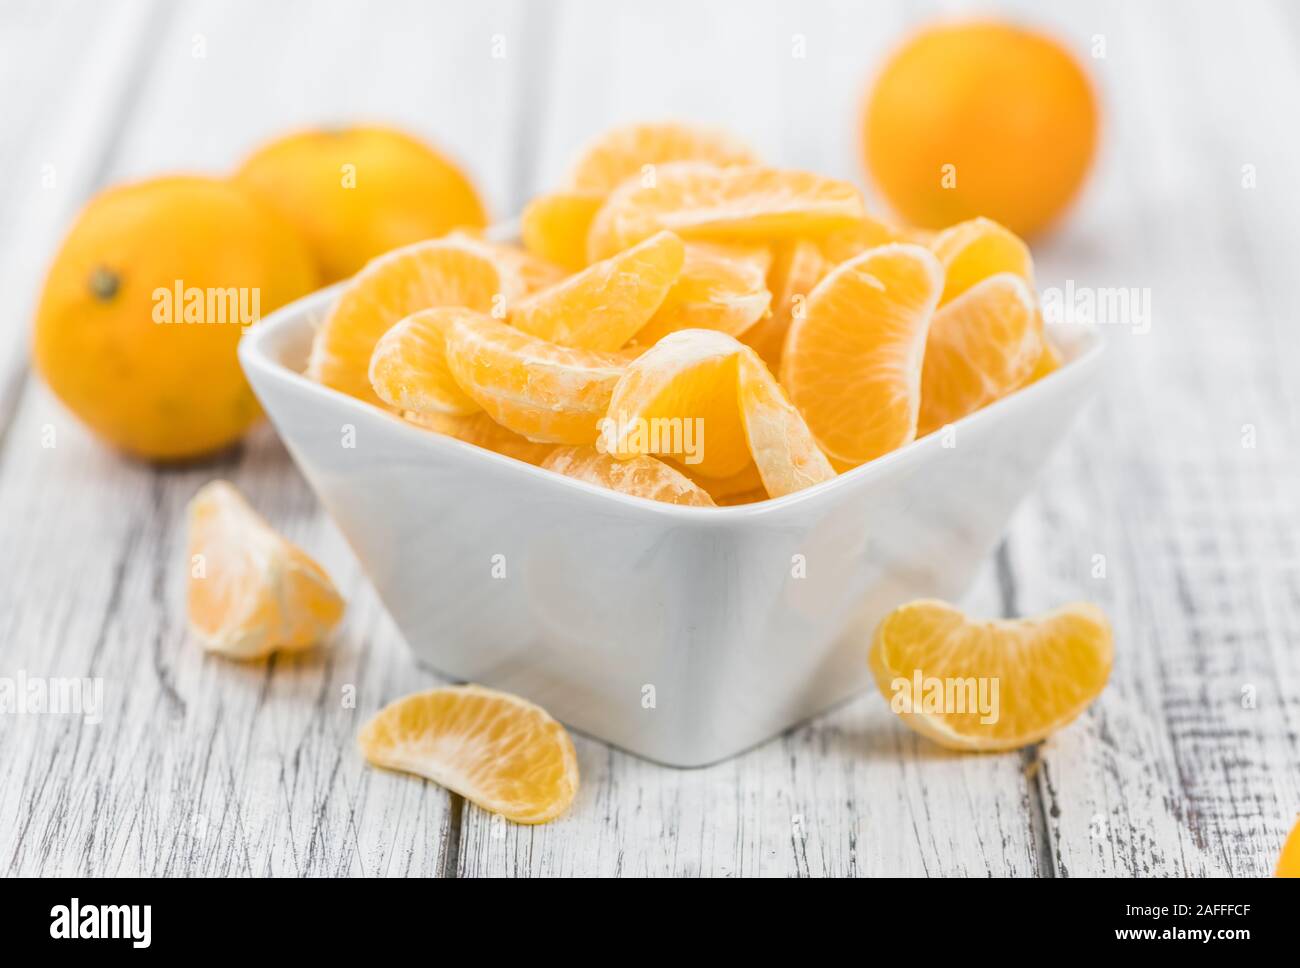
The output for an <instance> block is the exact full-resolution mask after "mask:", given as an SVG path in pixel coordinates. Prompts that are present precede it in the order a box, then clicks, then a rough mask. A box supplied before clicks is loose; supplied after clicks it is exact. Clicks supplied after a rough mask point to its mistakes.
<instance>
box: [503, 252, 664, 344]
mask: <svg viewBox="0 0 1300 968" xmlns="http://www.w3.org/2000/svg"><path fill="white" fill-rule="evenodd" d="M684 258H685V250H684V248H683V246H682V241H681V239H679V238H677V236H675V235H673V234H672V233H671V232H660V233H659V234H657V235H654V236H651V237H650V238H648V239H646V240H645V241H644V242H642V243H641V244H640V245H636V246H633V247H632V248H630V249H628V250H627V251H626V252H620V253H618V254H617V255H615V256H613V257H612V258H609V259H606V260H604V261H603V262H597V263H596V264H595V265H592V266H589V267H588V268H586V269H584V270H582V271H581V272H579V273H578V274H577V275H573V276H570V277H569V278H568V279H566V280H564V282H561V283H560V284H559V285H557V286H553V287H551V288H550V289H543V290H542V291H541V292H537V293H534V294H533V295H531V296H528V297H526V298H524V299H522V300H520V301H519V303H518V305H516V306H515V307H514V310H513V311H512V312H511V313H510V322H511V323H512V324H513V325H514V326H515V327H516V328H517V329H520V330H523V331H524V332H525V333H531V334H532V335H533V336H536V337H539V338H540V339H544V340H548V341H549V342H552V343H559V344H560V345H561V346H576V347H580V348H582V349H590V350H605V351H611V350H616V349H618V348H620V347H621V346H622V345H623V344H624V343H626V342H627V341H628V339H630V338H631V336H632V334H634V333H635V332H636V331H637V330H639V329H640V328H641V327H642V326H644V325H645V323H646V322H647V321H648V320H649V319H650V317H651V316H653V315H654V313H655V310H657V309H658V308H659V306H660V304H662V303H663V301H664V297H665V296H666V295H667V294H668V291H669V289H670V288H671V287H672V285H673V284H674V283H675V282H676V281H677V277H678V276H679V275H680V273H681V271H682V262H683V260H684Z"/></svg>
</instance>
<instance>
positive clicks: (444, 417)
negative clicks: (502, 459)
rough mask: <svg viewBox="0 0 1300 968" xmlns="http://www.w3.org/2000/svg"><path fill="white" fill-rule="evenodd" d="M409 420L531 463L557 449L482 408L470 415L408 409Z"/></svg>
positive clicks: (544, 457) (404, 415) (405, 416)
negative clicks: (539, 441) (519, 432)
mask: <svg viewBox="0 0 1300 968" xmlns="http://www.w3.org/2000/svg"><path fill="white" fill-rule="evenodd" d="M402 416H403V417H404V418H405V419H406V421H407V422H408V423H412V424H415V425H416V426H417V427H423V428H424V429H425V430H432V431H433V432H434V433H439V434H442V435H444V436H446V437H455V438H456V439H457V440H463V441H464V442H465V443H467V444H473V445H474V446H475V447H482V448H483V449H484V450H491V451H495V452H496V453H498V454H504V455H505V456H506V457H513V458H514V459H515V460H521V461H523V462H524V463H527V464H541V462H542V461H544V460H545V459H546V458H547V457H548V456H549V455H550V453H551V451H553V450H554V449H555V445H554V444H538V443H534V442H533V441H531V440H529V439H528V438H527V437H522V436H520V435H519V434H517V433H515V432H514V431H513V430H507V429H506V428H505V427H503V426H501V425H500V424H499V423H497V422H496V421H495V420H493V419H492V418H491V417H489V416H488V415H487V414H485V413H484V412H483V411H482V410H480V411H478V412H477V413H472V414H469V415H468V416H456V415H453V414H447V413H434V412H430V413H417V412H415V411H414V410H408V411H406V412H405V413H403V414H402Z"/></svg>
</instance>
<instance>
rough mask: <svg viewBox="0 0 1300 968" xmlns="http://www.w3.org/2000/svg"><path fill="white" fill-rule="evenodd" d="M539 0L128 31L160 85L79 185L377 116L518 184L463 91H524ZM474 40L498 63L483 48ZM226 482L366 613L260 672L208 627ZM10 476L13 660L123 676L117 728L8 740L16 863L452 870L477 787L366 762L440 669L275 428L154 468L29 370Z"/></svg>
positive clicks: (147, 869)
mask: <svg viewBox="0 0 1300 968" xmlns="http://www.w3.org/2000/svg"><path fill="white" fill-rule="evenodd" d="M522 11H523V8H522V5H521V4H519V3H501V4H493V5H490V6H483V7H479V8H477V10H476V12H473V13H470V12H468V11H466V10H463V9H460V8H456V9H448V8H435V7H430V6H428V5H420V4H410V5H405V6H401V7H398V6H388V5H386V6H384V7H382V8H376V9H373V10H371V9H369V8H366V9H363V8H361V7H358V6H356V5H355V4H350V3H332V4H328V5H324V4H317V3H312V4H306V3H299V4H295V5H276V6H275V7H267V6H266V5H264V4H259V3H252V2H244V3H237V4H228V3H222V4H206V3H191V4H186V5H184V6H182V7H179V8H177V9H174V10H173V12H172V14H171V19H170V20H169V21H168V22H166V24H165V27H164V29H163V30H162V32H161V33H159V34H156V35H147V36H144V37H140V36H134V37H130V38H129V40H130V44H129V46H130V47H131V48H132V49H133V50H134V51H135V52H136V54H138V55H139V56H141V57H143V58H144V65H143V67H142V68H141V69H142V70H143V72H144V75H143V76H144V77H145V79H146V80H145V82H144V83H143V84H142V86H141V89H140V96H139V97H138V98H132V99H131V100H130V101H129V104H128V107H129V110H128V111H126V112H125V113H124V115H123V116H122V117H119V118H118V119H117V120H118V124H117V125H116V127H119V128H120V129H121V130H120V137H119V138H118V139H117V140H116V141H115V142H113V143H111V144H110V145H108V146H107V147H106V148H102V149H101V150H100V153H99V155H100V156H101V157H103V158H106V159H107V161H106V163H105V164H104V165H103V166H102V167H103V171H102V173H101V174H102V178H98V179H95V180H93V181H91V182H87V183H85V184H84V185H83V186H82V190H83V193H84V192H86V191H89V190H90V189H92V188H96V187H98V186H99V184H100V183H102V182H107V181H115V180H118V179H121V178H124V177H135V176H142V175H146V174H149V173H153V172H156V171H159V170H160V169H166V168H169V167H179V168H190V169H193V168H202V169H210V170H222V169H225V168H228V167H230V166H231V165H232V164H233V163H234V161H235V159H236V158H237V157H238V155H239V154H240V153H241V152H243V151H244V150H246V149H247V148H248V147H249V146H251V145H252V144H253V143H254V142H255V141H257V140H258V139H260V138H261V137H263V136H266V135H268V134H270V133H272V132H274V131H279V130H282V129H283V128H285V127H287V126H289V125H290V123H291V122H297V123H305V122H308V121H318V120H322V119H326V118H329V119H338V118H340V117H351V116H355V115H363V116H364V115H380V114H389V115H390V116H396V117H397V119H398V120H399V121H404V122H408V123H412V126H413V127H414V128H415V129H416V130H420V131H422V132H424V133H425V134H427V135H429V136H431V137H433V138H434V140H436V141H439V142H440V143H442V144H446V145H450V146H451V147H452V148H459V149H460V150H462V151H465V152H468V150H469V149H471V148H473V149H474V150H475V154H481V157H482V161H483V166H482V172H483V179H482V180H483V182H484V183H485V184H486V185H488V186H489V190H491V191H505V190H506V188H507V187H508V185H509V184H510V179H511V177H512V170H513V169H512V165H513V163H514V162H513V160H512V156H511V153H510V152H509V151H508V150H506V149H505V146H506V144H507V140H506V139H508V138H509V137H510V134H509V132H508V131H503V130H502V127H501V125H499V124H498V123H497V119H496V118H495V117H494V116H493V115H492V114H491V113H485V112H482V111H481V110H479V109H478V108H477V107H475V106H474V105H473V104H471V103H469V102H467V101H466V100H465V99H464V98H460V97H453V96H451V95H450V92H453V91H455V90H456V89H457V88H458V87H459V86H461V85H465V84H470V85H473V86H476V87H477V88H478V89H479V90H481V91H483V92H485V96H487V97H490V98H493V99H495V100H497V101H499V102H501V103H503V104H504V103H507V102H506V101H505V97H506V93H507V92H509V91H512V90H515V89H517V88H519V87H521V85H519V84H516V83H515V81H514V80H513V79H512V77H511V76H510V72H511V71H512V70H514V66H513V64H510V63H508V64H507V65H505V67H504V68H503V67H502V66H501V65H499V64H496V63H495V62H493V60H492V58H491V56H490V54H491V48H490V41H491V37H492V35H493V33H494V32H498V31H507V32H511V33H516V32H518V31H519V29H520V28H519V25H520V24H521V23H522V22H523V20H522ZM72 13H75V11H72ZM146 19H147V18H146ZM136 26H137V28H141V27H142V25H141V24H137V25H136ZM254 28H255V29H254ZM54 29H56V30H57V29H58V25H57V24H56V25H55V28H54ZM200 41H201V43H200ZM471 42H472V43H473V44H475V45H480V44H481V49H482V54H481V56H479V57H478V58H477V59H475V58H472V57H466V56H463V48H464V47H465V45H466V44H467V43H471ZM199 50H202V51H203V52H204V54H205V56H195V52H196V51H199ZM72 120H74V121H75V120H76V119H75V118H73V119H72ZM47 257H48V253H41V256H40V258H41V259H44V258H47ZM31 279H32V276H29V277H27V278H25V279H24V280H23V285H24V287H30V285H31ZM50 434H53V437H52V440H53V446H43V444H48V443H49V441H50V440H51V437H50ZM214 477H227V478H229V479H231V480H233V481H234V482H235V483H236V484H237V485H238V486H239V487H240V488H241V489H242V490H243V491H244V492H245V493H246V494H247V495H248V497H249V499H250V501H251V502H252V503H253V504H254V506H256V507H257V508H258V509H259V510H260V511H262V512H263V513H264V514H265V515H266V516H267V517H268V519H269V520H270V521H271V522H272V523H273V524H274V525H275V526H276V527H277V528H280V529H282V530H283V531H284V533H286V534H287V535H288V536H289V537H290V538H291V539H293V540H295V541H297V542H298V543H300V544H301V545H303V546H304V547H306V548H307V549H309V550H310V551H311V553H312V554H313V555H315V556H317V557H318V559H319V560H320V561H321V563H322V564H323V565H324V566H325V567H326V569H327V570H328V571H329V572H330V573H331V574H332V575H333V576H334V578H335V580H336V581H337V583H338V584H339V586H340V588H341V590H342V591H343V592H344V594H345V596H346V597H347V598H348V600H349V612H348V616H347V618H346V620H345V626H344V627H343V628H342V629H341V630H340V632H339V633H338V635H337V636H336V638H335V640H334V642H333V643H331V645H330V646H329V647H328V648H324V649H320V650H317V651H315V652H313V653H311V654H309V655H305V656H302V657H298V658H293V659H277V660H274V661H271V662H269V663H267V664H265V665H262V664H253V665H247V666H245V665H237V664H232V663H228V662H225V661H223V660H221V659H218V658H216V657H210V656H207V655H205V654H204V653H203V652H202V651H201V650H200V649H199V648H198V646H197V645H196V644H195V643H194V642H193V641H190V640H189V639H188V638H187V636H186V633H185V628H184V603H183V587H184V577H185V574H186V571H185V568H186V565H185V561H186V558H185V553H184V547H183V542H184V534H183V509H184V504H185V502H186V501H187V500H188V498H189V497H190V496H191V495H192V494H193V493H194V491H195V490H197V488H198V487H199V486H201V484H202V483H204V482H205V481H207V480H209V479H212V478H214ZM0 496H2V497H3V500H4V501H5V504H4V506H5V507H6V508H8V509H9V512H7V513H6V514H5V516H4V519H3V521H2V522H0V542H2V543H3V544H4V546H5V547H6V548H7V549H12V553H9V554H6V556H5V557H4V559H3V561H0V641H3V642H4V643H5V644H6V653H7V656H8V658H9V660H10V661H9V663H7V665H10V664H11V665H12V667H13V668H15V669H21V670H25V672H26V674H28V675H30V676H45V677H50V676H83V675H90V676H95V677H99V678H101V679H102V680H103V689H104V709H103V712H102V716H103V722H102V724H100V725H97V726H91V725H85V724H84V723H83V722H82V720H80V719H76V718H70V717H66V716H30V717H23V718H19V719H17V720H15V721H14V722H13V724H12V725H9V724H7V725H6V729H5V730H4V731H3V733H2V734H0V830H2V831H3V832H2V833H0V858H3V859H4V864H5V869H6V870H8V871H10V872H12V873H15V874H168V875H171V874H206V875H227V874H259V875H270V874H287V875H340V874H371V875H374V874H388V875H399V874H400V875H423V876H430V875H439V874H446V873H451V872H454V867H455V857H454V850H455V848H456V847H457V846H458V844H459V841H458V839H457V838H455V837H449V836H448V831H450V830H453V829H454V828H455V825H456V823H457V822H458V815H459V801H458V799H457V798H454V797H452V796H451V795H449V794H448V793H447V792H446V791H445V790H442V789H441V788H438V787H436V786H435V785H433V784H427V783H424V782H422V781H419V780H415V779H412V778H409V777H403V776H398V775H394V774H389V773H384V772H382V771H378V770H373V769H370V768H369V767H367V766H365V765H364V763H363V761H362V759H361V757H360V756H359V754H358V753H357V752H356V750H355V747H354V743H355V734H356V730H357V729H358V727H359V724H360V722H362V721H363V720H364V718H366V717H367V716H369V715H370V713H372V712H373V711H374V710H375V709H376V708H378V707H379V706H380V705H382V704H383V703H385V702H387V701H388V700H390V699H392V698H393V697H395V696H398V695H402V694H404V693H407V692H410V691H414V690H417V689H420V688H426V687H428V686H429V685H431V684H433V683H436V682H437V681H439V680H438V679H437V678H436V676H434V675H433V674H431V673H429V672H427V671H425V670H422V669H420V668H419V667H418V666H417V665H416V664H415V663H414V661H413V660H412V658H411V656H410V654H409V652H408V651H407V650H406V648H405V646H404V644H403V643H402V641H401V639H400V636H399V635H398V634H397V632H396V630H395V629H394V628H393V627H392V625H391V623H390V622H389V620H388V618H387V616H386V614H385V613H384V611H383V609H382V608H381V607H380V605H379V603H378V601H377V599H376V598H375V596H374V593H373V591H372V590H371V589H370V586H369V584H368V582H366V581H365V579H364V578H363V576H362V575H361V573H360V571H359V569H358V567H357V565H356V563H355V560H354V559H353V558H352V556H351V554H350V552H349V551H348V549H347V548H346V546H345V545H344V543H343V541H342V539H341V538H340V537H339V535H338V534H337V532H336V531H335V530H334V528H333V527H332V525H330V524H329V522H328V521H327V520H326V519H325V518H324V516H323V515H322V514H321V512H320V510H319V506H318V505H317V503H316V501H315V499H314V497H313V496H312V495H311V493H310V491H309V489H308V488H307V486H306V484H305V483H304V482H303V480H302V479H301V477H300V476H299V475H298V474H297V473H296V471H295V470H294V469H293V467H292V464H291V463H290V461H289V459H288V457H287V455H286V453H285V452H284V450H283V447H282V446H281V445H280V443H279V442H278V441H277V440H276V439H275V437H274V435H273V434H272V432H271V431H270V429H269V428H267V427H262V428H260V429H259V430H258V431H257V432H256V433H254V434H253V435H252V436H251V437H250V439H249V440H248V441H247V442H246V444H245V445H244V446H243V447H242V448H240V449H239V450H237V451H235V452H233V453H231V454H228V455H225V456H223V457H221V458H219V459H216V460H213V461H210V462H207V463H204V464H202V465H200V466H196V467H192V468H186V469H178V470H154V469H151V468H148V467H144V466H141V465H138V464H134V463H130V462H127V461H125V460H123V459H120V458H118V457H117V456H115V455H113V454H111V453H109V452H108V451H107V450H105V449H104V448H103V447H101V446H100V445H99V444H97V443H96V442H94V441H92V440H91V439H90V438H89V437H88V435H86V433H85V432H84V431H83V430H82V429H81V428H80V427H79V426H78V425H77V424H76V422H75V420H74V419H73V418H72V417H71V416H70V415H68V414H67V413H66V412H64V411H62V410H61V409H60V408H59V407H58V406H57V405H56V404H55V403H54V401H53V400H52V399H51V398H50V396H49V395H48V394H47V393H46V392H45V391H44V389H43V388H42V387H41V386H40V385H39V384H37V383H35V382H28V383H27V385H26V386H25V388H24V390H23V392H22V394H21V398H20V402H19V405H18V407H17V409H16V411H15V413H14V415H13V419H12V424H11V432H10V434H9V437H8V439H7V441H6V442H5V445H4V449H3V451H0ZM448 851H453V853H448Z"/></svg>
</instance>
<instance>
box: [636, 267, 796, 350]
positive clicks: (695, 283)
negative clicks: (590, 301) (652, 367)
mask: <svg viewBox="0 0 1300 968" xmlns="http://www.w3.org/2000/svg"><path fill="white" fill-rule="evenodd" d="M771 262H772V253H771V251H770V250H769V249H768V248H767V247H766V246H742V245H718V244H712V243H708V242H689V243H687V245H686V258H685V261H684V262H683V264H682V271H681V275H680V276H678V278H677V281H676V282H675V283H673V286H672V288H671V289H669V290H668V294H667V295H666V296H665V297H664V301H663V304H662V305H661V306H660V307H659V309H658V310H657V311H656V312H655V314H654V316H653V317H652V318H651V319H650V321H649V322H648V323H646V324H645V326H643V327H642V328H641V330H640V331H639V332H638V333H637V334H636V342H637V343H638V344H639V345H642V346H650V345H652V344H654V343H657V342H659V340H661V339H662V338H663V337H665V336H667V335H668V334H669V333H673V332H676V331H677V330H679V329H716V330H718V331H719V332H722V333H727V334H729V335H731V336H739V335H740V334H741V333H743V332H745V331H746V330H748V329H749V328H750V327H751V326H753V325H754V324H755V323H757V322H758V321H759V320H760V319H762V318H763V316H765V315H766V314H767V311H768V306H769V304H770V303H771V301H772V294H771V293H770V292H768V291H767V269H768V266H769V265H770V264H771Z"/></svg>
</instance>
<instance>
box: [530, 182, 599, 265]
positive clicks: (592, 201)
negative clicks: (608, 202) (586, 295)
mask: <svg viewBox="0 0 1300 968" xmlns="http://www.w3.org/2000/svg"><path fill="white" fill-rule="evenodd" d="M604 204H605V196H604V195H603V194H596V193H591V192H552V193H550V194H548V195H538V196H537V197H536V198H534V199H533V200H532V201H531V202H529V203H528V205H527V206H525V208H524V214H523V215H522V216H521V217H520V219H519V234H520V236H522V238H523V241H524V248H526V249H527V250H528V251H529V252H532V253H534V254H535V255H537V256H540V257H541V258H543V259H546V260H548V261H549V262H554V263H555V264H556V265H560V266H563V267H564V268H565V269H568V270H569V271H570V272H577V271H578V270H579V269H581V268H582V267H583V266H585V265H586V264H587V233H588V232H589V231H590V229H591V220H592V219H593V218H595V217H596V212H597V211H599V210H600V207H601V206H602V205H604Z"/></svg>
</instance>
